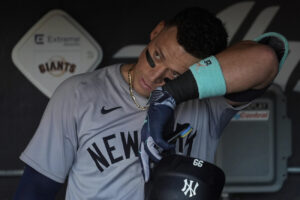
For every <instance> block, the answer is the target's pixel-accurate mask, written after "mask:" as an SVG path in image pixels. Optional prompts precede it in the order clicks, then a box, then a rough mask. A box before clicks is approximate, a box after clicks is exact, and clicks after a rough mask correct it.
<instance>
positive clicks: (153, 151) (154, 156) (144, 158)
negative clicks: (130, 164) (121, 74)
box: [140, 88, 176, 181]
mask: <svg viewBox="0 0 300 200" xmlns="http://www.w3.org/2000/svg"><path fill="white" fill-rule="evenodd" d="M175 106H176V103H175V100H174V99H173V97H171V96H170V95H169V93H168V92H166V91H163V90H162V89H161V88H159V89H157V90H154V91H153V92H152V93H151V97H150V100H149V108H148V112H147V116H146V119H145V122H144V125H143V127H142V130H141V135H142V139H141V146H140V161H141V164H142V168H143V175H144V178H145V181H148V179H149V173H150V169H149V165H150V163H149V162H150V161H149V159H151V160H152V161H154V162H158V161H159V160H160V159H161V152H162V151H163V150H170V149H172V148H175V145H174V144H169V143H168V142H167V141H165V139H164V134H165V135H168V134H169V133H171V132H172V130H173V125H174V108H175ZM165 137H168V136H165Z"/></svg>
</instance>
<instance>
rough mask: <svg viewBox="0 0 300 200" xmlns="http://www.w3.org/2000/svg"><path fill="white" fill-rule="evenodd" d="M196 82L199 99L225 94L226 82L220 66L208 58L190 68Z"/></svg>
mask: <svg viewBox="0 0 300 200" xmlns="http://www.w3.org/2000/svg"><path fill="white" fill-rule="evenodd" d="M190 70H191V72H192V73H193V76H194V78H195V80H196V82H197V87H198V92H199V98H200V99H203V98H207V97H214V96H221V95H224V94H225V93H226V82H225V79H224V76H223V73H222V69H221V67H220V64H219V62H218V60H217V58H216V57H215V56H210V57H208V58H205V59H203V60H201V61H200V62H199V63H195V64H194V65H192V66H191V67H190Z"/></svg>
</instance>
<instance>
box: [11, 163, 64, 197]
mask: <svg viewBox="0 0 300 200" xmlns="http://www.w3.org/2000/svg"><path fill="white" fill-rule="evenodd" d="M61 186H62V184H61V183H58V182H55V181H53V180H52V179H50V178H48V177H46V176H44V175H42V174H40V173H39V172H37V171H35V170H34V169H32V168H31V167H29V166H26V167H25V169H24V173H23V176H22V177H21V179H20V183H19V186H18V188H17V191H16V193H15V196H14V200H40V199H43V200H54V199H55V196H56V194H57V193H58V191H59V189H60V187H61Z"/></svg>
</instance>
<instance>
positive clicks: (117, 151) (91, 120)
mask: <svg viewBox="0 0 300 200" xmlns="http://www.w3.org/2000/svg"><path fill="white" fill-rule="evenodd" d="M135 95H136V96H137V101H138V102H139V103H140V104H141V105H145V104H146V102H147V99H145V98H143V97H141V96H139V95H138V94H135ZM103 106H104V110H109V109H111V108H116V109H114V110H111V111H110V112H108V113H106V114H102V113H101V110H102V109H103ZM117 107H120V108H117ZM238 109H240V108H237V109H233V108H232V107H231V106H230V105H228V104H227V103H226V101H225V99H224V98H223V97H217V98H211V99H206V100H201V101H200V100H192V101H188V102H185V103H182V104H180V105H179V106H178V107H177V108H176V120H175V122H176V123H175V124H177V123H180V124H183V123H189V124H190V125H191V126H192V127H193V132H192V133H191V134H190V135H189V136H188V137H187V138H185V139H184V140H178V141H177V152H178V153H183V154H185V155H190V156H193V157H197V158H201V159H203V160H206V161H209V162H213V160H214V154H215V151H216V148H217V145H218V141H219V138H220V135H221V130H222V129H223V128H224V126H225V125H226V124H227V122H228V120H229V119H230V118H231V116H232V115H233V114H234V113H235V111H234V110H238ZM145 116H146V111H140V110H138V109H137V108H136V106H135V104H134V103H133V101H132V99H131V97H130V95H129V91H128V84H127V83H126V82H125V80H124V79H123V77H122V76H121V73H120V65H113V66H109V67H106V68H102V69H99V70H97V71H95V72H90V73H86V74H82V75H77V76H74V77H72V78H70V79H68V80H66V81H65V82H64V83H63V84H61V85H60V86H59V87H58V88H57V90H56V91H55V94H54V95H53V97H52V98H51V100H50V101H49V104H48V106H47V108H46V110H45V113H44V115H43V118H42V120H41V123H40V125H39V127H38V129H37V131H36V133H35V135H34V137H33V138H32V140H31V141H30V143H29V145H28V146H27V148H26V149H25V151H24V152H23V153H22V155H21V157H20V158H21V160H23V161H24V162H25V163H26V164H28V165H29V166H31V167H33V168H34V169H35V170H37V171H38V172H40V173H42V174H43V175H45V176H47V177H49V178H51V179H53V180H55V181H57V182H60V183H63V182H64V181H65V179H66V177H67V176H68V187H67V196H66V199H72V200H77V199H79V200H80V199H112V200H117V199H130V200H141V199H143V198H144V197H143V196H144V182H143V177H142V173H141V166H140V163H139V160H138V149H137V148H138V145H139V144H140V138H141V137H140V129H141V127H142V124H143V121H144V119H145Z"/></svg>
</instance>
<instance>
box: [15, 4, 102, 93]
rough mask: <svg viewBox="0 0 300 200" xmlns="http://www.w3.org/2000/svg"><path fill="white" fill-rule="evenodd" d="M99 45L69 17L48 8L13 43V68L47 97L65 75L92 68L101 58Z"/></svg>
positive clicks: (66, 76)
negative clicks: (14, 66) (17, 40)
mask: <svg viewBox="0 0 300 200" xmlns="http://www.w3.org/2000/svg"><path fill="white" fill-rule="evenodd" d="M102 57H103V55H102V49H101V47H100V46H99V44H98V43H97V42H96V41H95V40H94V39H93V38H92V37H91V36H90V35H89V33H88V32H87V31H85V30H84V29H83V27H81V26H80V25H79V24H78V23H77V22H76V21H75V20H74V19H73V18H72V17H70V16H69V15H68V14H67V13H65V12H64V11H62V10H52V11H50V12H48V13H47V14H46V15H45V16H44V17H42V19H40V21H38V22H37V23H36V24H35V25H34V26H33V27H32V28H31V29H30V30H29V31H28V32H27V33H26V34H25V35H24V36H23V37H22V39H21V40H20V41H19V42H18V43H17V44H16V46H15V47H14V49H13V51H12V59H13V62H14V64H15V65H16V67H17V68H18V69H19V70H20V71H21V72H22V73H23V74H24V75H25V76H26V77H27V79H29V80H30V81H31V82H32V83H33V84H34V85H35V86H36V87H37V88H38V89H39V90H40V91H42V92H43V93H44V94H45V95H46V96H48V97H50V96H51V95H52V94H53V92H54V90H55V88H56V87H57V86H58V85H59V84H60V83H61V82H62V81H63V80H65V79H67V78H68V77H70V76H72V75H75V74H80V73H83V72H87V71H93V70H94V69H95V68H96V67H97V66H98V65H99V63H100V62H101V60H102Z"/></svg>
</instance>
